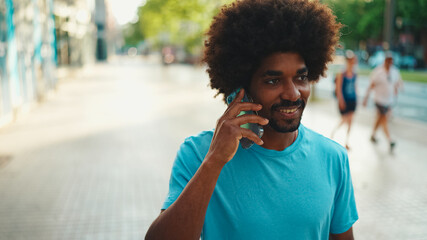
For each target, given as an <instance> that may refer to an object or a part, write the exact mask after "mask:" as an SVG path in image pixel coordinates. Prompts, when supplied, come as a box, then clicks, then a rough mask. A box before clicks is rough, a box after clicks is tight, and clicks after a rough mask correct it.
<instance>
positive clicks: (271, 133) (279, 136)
mask: <svg viewBox="0 0 427 240" xmlns="http://www.w3.org/2000/svg"><path fill="white" fill-rule="evenodd" d="M297 136H298V130H296V131H294V132H289V133H280V132H276V131H275V130H273V129H272V128H271V127H269V126H266V127H265V128H264V136H263V137H262V140H263V141H264V144H263V145H262V147H263V148H266V149H272V150H277V151H283V150H285V149H286V148H287V147H289V146H290V145H291V144H292V143H293V142H294V141H295V140H296V138H297Z"/></svg>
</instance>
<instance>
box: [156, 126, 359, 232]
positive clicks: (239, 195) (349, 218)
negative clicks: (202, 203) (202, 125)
mask: <svg viewBox="0 0 427 240" xmlns="http://www.w3.org/2000/svg"><path fill="white" fill-rule="evenodd" d="M212 136H213V131H205V132H202V133H200V134H199V135H197V136H193V137H189V138H187V139H186V140H185V142H184V143H183V144H182V145H181V148H180V149H179V151H178V154H177V157H176V159H175V162H174V165H173V168H172V174H171V178H170V183H169V194H168V196H167V198H166V200H165V202H164V205H163V207H162V209H166V208H168V207H169V206H170V205H171V204H172V203H173V202H174V201H175V200H176V199H177V198H178V196H179V194H180V193H181V192H182V190H183V189H184V187H185V186H186V184H187V183H188V182H189V181H190V179H191V178H192V176H193V175H194V173H195V172H196V171H197V169H198V168H199V166H200V164H201V163H202V161H203V159H204V157H205V156H206V153H207V152H208V150H209V146H210V143H211V140H212ZM357 219H358V215H357V210H356V203H355V199H354V194H353V185H352V182H351V176H350V169H349V164H348V157H347V153H346V151H345V149H344V148H343V147H341V146H340V145H339V144H337V143H335V142H334V141H332V140H330V139H328V138H325V137H323V136H321V135H319V134H317V133H315V132H313V131H312V130H310V129H307V128H305V127H304V126H303V125H300V127H299V134H298V137H297V139H296V141H295V142H294V143H293V144H292V145H291V146H289V147H288V148H286V149H285V150H283V151H275V150H269V149H265V148H263V147H261V146H258V145H256V144H254V145H253V146H252V147H251V148H250V149H243V148H241V147H239V149H238V150H237V153H236V155H235V156H234V158H233V159H232V160H231V161H230V162H228V163H227V164H226V165H225V166H224V168H223V169H222V171H221V174H220V176H219V179H218V182H217V184H216V187H215V190H214V192H213V195H212V198H211V200H210V202H209V206H208V209H207V212H206V217H205V222H204V226H203V230H202V239H208V240H218V239H221V240H225V239H233V240H235V239H245V240H250V239H254V240H255V239H256V240H259V239H296V240H300V239H310V240H312V239H324V240H327V239H329V233H335V234H336V233H343V232H346V231H347V230H348V229H349V228H350V227H351V226H352V225H353V223H354V222H356V220H357Z"/></svg>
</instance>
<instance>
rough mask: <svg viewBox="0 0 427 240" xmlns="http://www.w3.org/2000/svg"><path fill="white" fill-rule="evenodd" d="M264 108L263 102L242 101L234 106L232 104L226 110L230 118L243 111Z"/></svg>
mask: <svg viewBox="0 0 427 240" xmlns="http://www.w3.org/2000/svg"><path fill="white" fill-rule="evenodd" d="M261 109H262V105H261V104H256V103H250V102H242V103H236V104H235V105H233V106H230V108H229V109H228V111H227V112H226V114H225V115H226V116H227V117H228V118H234V117H236V116H237V115H239V114H240V112H242V111H255V112H256V111H259V110H261Z"/></svg>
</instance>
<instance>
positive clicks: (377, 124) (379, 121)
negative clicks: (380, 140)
mask: <svg viewBox="0 0 427 240" xmlns="http://www.w3.org/2000/svg"><path fill="white" fill-rule="evenodd" d="M381 115H382V114H381V112H380V111H379V110H378V111H377V119H376V120H375V125H374V129H373V131H372V134H371V141H372V142H377V139H376V138H375V134H376V132H377V129H378V127H379V126H380V124H381V119H382V117H381Z"/></svg>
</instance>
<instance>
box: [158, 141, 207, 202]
mask: <svg viewBox="0 0 427 240" xmlns="http://www.w3.org/2000/svg"><path fill="white" fill-rule="evenodd" d="M203 159H204V156H201V154H200V152H199V151H198V150H197V147H196V146H195V143H194V142H193V141H192V140H191V139H186V140H185V142H184V143H183V144H182V145H181V147H180V149H179V150H178V152H177V155H176V158H175V161H174V163H173V166H172V172H171V176H170V179H169V192H168V195H167V196H166V199H165V201H164V203H163V206H162V209H167V208H168V207H169V206H170V205H172V203H174V202H175V200H176V199H177V198H178V197H179V195H180V194H181V192H182V190H184V188H185V186H186V185H187V183H188V182H189V181H190V179H191V178H192V177H193V175H194V174H195V173H196V171H197V169H198V168H199V166H200V164H201V163H202V161H203Z"/></svg>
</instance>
